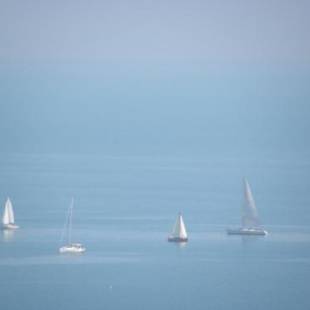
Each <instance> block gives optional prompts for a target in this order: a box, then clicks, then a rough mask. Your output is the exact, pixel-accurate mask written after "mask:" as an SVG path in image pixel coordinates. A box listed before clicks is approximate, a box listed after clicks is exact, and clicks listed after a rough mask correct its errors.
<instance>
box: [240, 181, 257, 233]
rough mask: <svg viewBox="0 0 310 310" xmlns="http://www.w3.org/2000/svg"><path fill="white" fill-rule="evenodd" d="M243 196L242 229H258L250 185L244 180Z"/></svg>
mask: <svg viewBox="0 0 310 310" xmlns="http://www.w3.org/2000/svg"><path fill="white" fill-rule="evenodd" d="M244 196H245V203H244V207H243V216H242V226H243V227H244V228H254V227H259V226H260V224H259V219H258V214H257V209H256V205H255V201H254V198H253V195H252V191H251V188H250V185H249V183H248V181H247V180H246V179H244Z"/></svg>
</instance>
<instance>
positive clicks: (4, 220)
mask: <svg viewBox="0 0 310 310" xmlns="http://www.w3.org/2000/svg"><path fill="white" fill-rule="evenodd" d="M2 224H3V225H8V224H10V213H9V208H8V203H7V202H6V203H5V206H4V212H3V216H2Z"/></svg>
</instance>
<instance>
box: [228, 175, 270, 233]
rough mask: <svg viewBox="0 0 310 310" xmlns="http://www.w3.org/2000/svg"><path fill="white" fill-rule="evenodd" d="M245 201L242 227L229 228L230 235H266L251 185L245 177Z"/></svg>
mask: <svg viewBox="0 0 310 310" xmlns="http://www.w3.org/2000/svg"><path fill="white" fill-rule="evenodd" d="M244 196H245V203H244V207H243V216H242V227H240V228H229V229H227V234H228V235H247V236H265V235H267V231H266V230H264V229H263V227H262V226H261V225H260V222H259V218H258V213H257V209H256V205H255V201H254V198H253V194H252V191H251V188H250V185H249V183H248V181H247V180H246V179H244Z"/></svg>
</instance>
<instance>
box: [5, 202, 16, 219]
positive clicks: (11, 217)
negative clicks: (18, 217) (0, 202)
mask: <svg viewBox="0 0 310 310" xmlns="http://www.w3.org/2000/svg"><path fill="white" fill-rule="evenodd" d="M6 205H7V209H8V214H9V220H10V224H14V222H15V220H14V211H13V205H12V202H11V200H10V198H8V199H7V201H6Z"/></svg>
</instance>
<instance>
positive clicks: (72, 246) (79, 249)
mask: <svg viewBox="0 0 310 310" xmlns="http://www.w3.org/2000/svg"><path fill="white" fill-rule="evenodd" d="M73 204H74V201H73V198H72V200H71V205H70V207H69V210H68V215H67V218H66V222H65V227H64V232H63V234H62V241H63V239H64V238H63V237H64V236H65V238H66V242H67V244H66V245H63V246H62V247H60V248H59V252H60V253H73V254H75V253H83V252H85V251H86V248H85V247H83V245H82V244H81V243H72V241H71V239H72V215H73Z"/></svg>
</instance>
